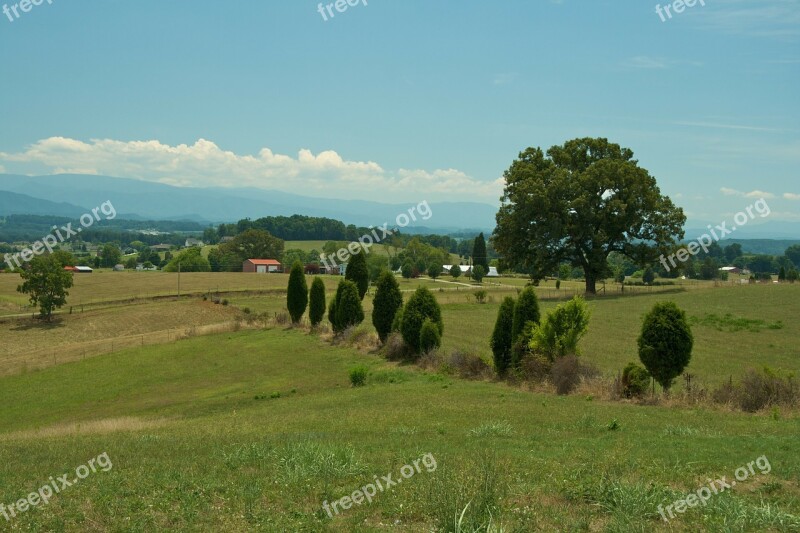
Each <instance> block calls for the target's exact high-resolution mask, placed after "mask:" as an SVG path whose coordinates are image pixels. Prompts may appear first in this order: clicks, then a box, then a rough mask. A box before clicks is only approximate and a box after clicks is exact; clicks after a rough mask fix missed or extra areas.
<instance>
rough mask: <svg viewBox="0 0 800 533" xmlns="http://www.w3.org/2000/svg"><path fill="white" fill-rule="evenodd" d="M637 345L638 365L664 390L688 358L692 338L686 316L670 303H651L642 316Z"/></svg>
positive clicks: (679, 373) (679, 372)
mask: <svg viewBox="0 0 800 533" xmlns="http://www.w3.org/2000/svg"><path fill="white" fill-rule="evenodd" d="M637 343H638V345H639V359H641V361H642V364H644V366H645V368H647V371H648V372H650V375H651V376H653V378H654V379H655V380H656V381H657V382H658V383H659V384H660V385H661V386H662V387H663V388H664V390H665V391H668V390H669V388H670V387H671V386H672V382H673V381H674V379H675V378H676V377H678V376H679V375H681V373H682V372H683V369H684V368H686V365H688V364H689V360H690V359H691V357H692V345H693V343H694V339H693V337H692V331H691V329H690V328H689V324H688V323H687V322H686V313H684V312H683V311H682V310H681V309H679V308H678V306H677V305H675V303H674V302H660V303H657V304H655V305H654V306H653V309H652V310H651V311H650V312H649V313H648V314H647V315H646V316H645V317H644V321H643V322H642V333H641V335H639V339H638V341H637Z"/></svg>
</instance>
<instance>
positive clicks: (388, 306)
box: [372, 270, 403, 342]
mask: <svg viewBox="0 0 800 533" xmlns="http://www.w3.org/2000/svg"><path fill="white" fill-rule="evenodd" d="M402 306H403V294H402V293H401V292H400V285H398V283H397V278H395V276H394V274H392V273H391V272H387V271H385V270H384V271H383V273H381V275H380V277H379V278H378V284H377V288H376V290H375V298H374V300H373V302H372V325H373V326H375V331H377V332H378V338H380V340H381V342H386V339H387V338H388V337H389V333H391V330H392V322H393V321H394V317H395V315H396V314H397V310H398V309H400V308H401V307H402Z"/></svg>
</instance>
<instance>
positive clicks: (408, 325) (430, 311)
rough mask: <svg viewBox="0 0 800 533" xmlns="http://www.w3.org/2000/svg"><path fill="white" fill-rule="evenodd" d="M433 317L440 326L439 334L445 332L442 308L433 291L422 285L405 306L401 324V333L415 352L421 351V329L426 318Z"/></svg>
mask: <svg viewBox="0 0 800 533" xmlns="http://www.w3.org/2000/svg"><path fill="white" fill-rule="evenodd" d="M426 318H429V319H431V320H432V321H433V322H434V323H435V324H436V326H437V327H438V328H439V335H442V334H443V333H444V322H443V321H442V310H441V308H440V307H439V302H437V301H436V298H435V297H434V296H433V293H431V291H429V290H428V289H427V288H425V287H420V288H418V289H417V290H416V291H414V294H413V295H412V296H411V298H410V299H409V300H408V303H407V304H406V305H405V307H404V308H403V319H402V323H401V324H400V333H401V334H402V335H403V340H404V341H405V343H406V344H407V345H408V346H409V348H411V349H412V350H413V351H414V353H420V350H421V348H420V344H419V342H420V331H421V330H422V323H423V322H425V319H426Z"/></svg>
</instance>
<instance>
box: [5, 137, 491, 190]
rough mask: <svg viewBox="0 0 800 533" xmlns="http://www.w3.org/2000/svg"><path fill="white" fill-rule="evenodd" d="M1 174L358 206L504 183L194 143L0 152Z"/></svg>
mask: <svg viewBox="0 0 800 533" xmlns="http://www.w3.org/2000/svg"><path fill="white" fill-rule="evenodd" d="M0 163H3V164H4V165H0V169H2V168H3V166H5V167H6V168H7V171H8V172H15V173H20V174H39V173H54V174H64V173H74V174H101V175H108V176H117V177H123V178H135V179H140V180H144V181H154V182H159V183H166V184H169V185H176V186H184V187H188V186H192V187H237V188H238V187H256V188H259V189H276V190H282V191H286V192H293V193H300V194H306V195H311V196H318V197H323V198H325V197H328V198H348V199H361V200H382V199H391V200H392V201H418V200H419V198H425V199H427V200H431V201H434V200H436V201H448V200H449V201H475V202H483V203H489V204H493V205H494V204H497V203H498V199H499V197H500V195H501V194H502V189H503V179H502V178H498V179H496V180H494V181H490V182H488V181H481V180H477V179H475V178H473V177H470V176H468V175H467V174H465V173H464V172H461V171H459V170H456V169H437V170H431V171H429V170H423V169H399V170H397V171H394V172H392V171H388V170H386V169H384V168H382V167H381V166H380V165H379V164H378V163H375V162H373V161H366V162H365V161H347V160H345V159H343V158H342V157H341V156H340V155H339V154H338V153H336V152H335V151H332V150H328V151H324V152H320V153H318V154H314V153H312V152H311V151H310V150H306V149H303V150H300V151H299V152H298V154H297V157H291V156H288V155H282V154H276V153H274V152H273V151H272V150H270V149H269V148H262V149H261V150H260V151H259V152H258V154H256V155H241V154H236V153H234V152H231V151H228V150H223V149H221V148H220V147H219V146H217V145H216V144H215V143H213V142H211V141H208V140H205V139H199V140H198V141H197V142H195V143H194V144H193V145H188V144H180V145H177V146H170V145H168V144H164V143H162V142H160V141H157V140H152V141H117V140H112V139H92V140H91V141H89V142H88V143H87V142H83V141H80V140H76V139H70V138H65V137H50V138H48V139H42V140H40V141H38V142H36V143H34V144H32V145H30V146H29V147H28V148H27V149H25V150H24V151H22V152H19V153H5V152H0Z"/></svg>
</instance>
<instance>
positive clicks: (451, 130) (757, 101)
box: [0, 0, 800, 222]
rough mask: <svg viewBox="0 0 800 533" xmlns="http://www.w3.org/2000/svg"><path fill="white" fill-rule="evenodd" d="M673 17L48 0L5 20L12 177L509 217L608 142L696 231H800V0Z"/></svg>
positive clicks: (1, 137)
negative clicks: (696, 224)
mask: <svg viewBox="0 0 800 533" xmlns="http://www.w3.org/2000/svg"><path fill="white" fill-rule="evenodd" d="M18 1H19V0H14V1H11V0H0V8H1V7H2V4H4V3H5V4H6V5H8V6H13V5H14V4H16V3H17V2H18ZM326 3H327V2H326ZM656 3H657V2H647V1H642V0H580V1H579V0H560V1H555V0H552V1H551V0H527V1H518V0H509V1H496V2H489V1H476V0H469V1H456V0H439V1H436V2H432V1H423V0H368V1H367V5H363V4H361V3H359V4H358V5H357V6H353V7H349V8H348V9H347V11H345V12H344V13H339V12H336V14H335V17H334V18H332V19H331V18H329V20H327V21H325V20H323V17H322V16H321V15H320V13H318V11H317V6H318V2H312V1H305V0H284V1H277V0H259V1H254V0H241V1H236V2H221V1H214V2H212V1H206V0H193V1H191V2H189V1H188V0H172V1H169V2H164V1H158V2H156V1H154V0H137V1H136V2H122V1H118V0H103V1H99V0H82V1H80V2H77V1H74V0H52V4H48V3H47V0H44V3H43V4H42V5H39V6H33V7H32V9H30V11H29V12H27V13H21V12H20V17H19V18H15V20H14V21H13V22H12V21H10V20H9V18H8V16H6V15H2V14H1V13H0V65H2V67H0V68H2V71H1V72H2V73H1V74H0V172H2V171H5V172H9V173H22V174H46V173H61V172H87V173H99V174H105V175H115V176H122V177H132V178H139V179H145V180H151V181H162V182H165V183H173V184H177V185H193V186H203V187H204V186H213V185H222V186H239V185H244V186H254V187H261V188H266V189H280V190H286V191H289V192H296V193H302V194H308V195H312V196H320V197H330V198H360V199H371V200H379V201H421V200H422V199H426V200H431V201H433V200H438V201H441V200H447V199H452V200H473V201H480V202H485V203H490V204H496V203H497V199H498V196H499V194H500V191H501V189H502V182H501V180H500V178H501V176H502V173H503V171H504V170H505V169H506V168H508V166H509V165H510V164H511V162H512V160H513V159H514V158H515V157H516V156H517V154H518V153H519V151H520V150H522V149H524V148H526V147H528V146H542V147H543V148H547V147H549V146H552V145H554V144H560V143H563V142H564V141H566V140H568V139H572V138H575V137H582V136H602V137H608V138H609V139H610V140H612V141H614V142H617V143H619V144H622V145H623V146H627V147H630V148H632V149H633V150H634V152H635V154H636V157H637V159H639V161H640V164H641V165H642V166H644V167H645V168H647V169H648V170H650V172H651V173H652V174H653V175H654V176H655V177H656V178H657V180H658V182H659V184H660V186H661V189H662V192H664V193H666V194H669V195H670V196H671V197H673V199H674V200H675V202H676V203H677V204H678V205H681V206H683V207H684V208H685V210H686V211H687V213H688V214H689V216H690V218H692V219H695V220H707V221H711V222H719V221H721V220H723V219H725V218H726V217H729V216H730V214H731V213H734V212H736V211H739V210H741V209H743V208H744V207H745V206H747V205H749V204H751V203H752V201H753V200H754V199H757V198H760V197H765V198H767V199H768V201H769V202H770V206H771V208H772V214H771V219H775V220H793V221H798V220H800V180H798V171H797V168H798V164H799V163H800V120H798V119H799V118H800V98H798V94H800V91H799V90H798V89H799V88H800V83H798V82H800V0H727V1H724V0H705V6H702V5H700V3H699V1H698V3H697V4H696V5H695V6H694V7H691V8H686V9H685V10H684V11H683V12H682V13H679V14H677V13H676V14H674V16H673V18H671V19H668V20H666V21H665V22H662V20H661V18H660V17H659V16H658V15H657V14H656V11H655V5H656ZM661 4H662V5H665V4H666V2H661ZM10 16H11V17H12V18H14V15H13V13H12V15H10ZM1 180H2V178H0V187H1V186H2V181H1Z"/></svg>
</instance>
